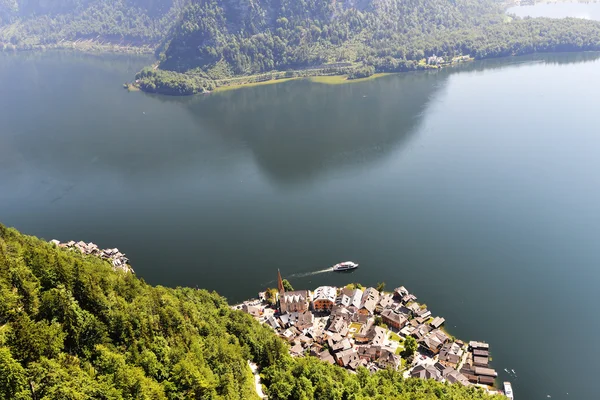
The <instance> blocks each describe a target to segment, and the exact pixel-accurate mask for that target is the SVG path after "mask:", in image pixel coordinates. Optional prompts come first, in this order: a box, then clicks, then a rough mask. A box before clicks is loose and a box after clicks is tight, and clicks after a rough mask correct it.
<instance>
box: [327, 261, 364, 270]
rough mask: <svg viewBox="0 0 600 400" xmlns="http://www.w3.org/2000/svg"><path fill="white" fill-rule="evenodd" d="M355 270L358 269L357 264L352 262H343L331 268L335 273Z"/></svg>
mask: <svg viewBox="0 0 600 400" xmlns="http://www.w3.org/2000/svg"><path fill="white" fill-rule="evenodd" d="M355 268H358V264H357V263H354V262H352V261H344V262H341V263H339V264H335V265H334V266H333V270H334V271H337V272H341V271H349V270H351V269H355Z"/></svg>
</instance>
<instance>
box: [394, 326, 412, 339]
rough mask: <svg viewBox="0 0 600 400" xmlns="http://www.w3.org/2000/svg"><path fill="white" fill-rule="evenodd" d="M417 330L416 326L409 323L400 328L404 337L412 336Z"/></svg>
mask: <svg viewBox="0 0 600 400" xmlns="http://www.w3.org/2000/svg"><path fill="white" fill-rule="evenodd" d="M414 331H415V327H414V326H412V325H410V324H408V325H406V326H405V327H404V328H402V329H400V332H398V333H399V334H400V335H401V336H402V337H407V336H412V333H413V332H414Z"/></svg>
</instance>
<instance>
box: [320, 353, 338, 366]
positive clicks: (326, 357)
mask: <svg viewBox="0 0 600 400" xmlns="http://www.w3.org/2000/svg"><path fill="white" fill-rule="evenodd" d="M319 359H320V360H321V361H325V362H327V363H329V364H332V365H333V364H335V359H334V358H333V356H332V355H331V353H329V351H327V350H323V351H322V352H321V354H319Z"/></svg>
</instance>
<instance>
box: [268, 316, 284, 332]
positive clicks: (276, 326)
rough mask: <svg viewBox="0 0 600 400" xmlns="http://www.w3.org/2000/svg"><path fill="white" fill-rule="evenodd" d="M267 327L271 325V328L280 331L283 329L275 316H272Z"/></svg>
mask: <svg viewBox="0 0 600 400" xmlns="http://www.w3.org/2000/svg"><path fill="white" fill-rule="evenodd" d="M265 322H266V323H267V325H269V326H270V327H271V328H273V329H275V330H278V329H280V328H281V325H280V324H279V322H277V320H276V319H275V317H274V316H270V317H269V318H268V319H267V320H266V321H265Z"/></svg>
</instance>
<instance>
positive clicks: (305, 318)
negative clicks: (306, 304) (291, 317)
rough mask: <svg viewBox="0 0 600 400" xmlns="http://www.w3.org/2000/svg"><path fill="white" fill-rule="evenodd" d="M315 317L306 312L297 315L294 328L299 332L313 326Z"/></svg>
mask: <svg viewBox="0 0 600 400" xmlns="http://www.w3.org/2000/svg"><path fill="white" fill-rule="evenodd" d="M314 320H315V316H314V315H313V313H311V312H310V311H308V310H305V311H302V312H299V313H297V320H296V324H295V325H296V328H298V329H300V330H304V329H308V328H310V327H312V326H313V324H314Z"/></svg>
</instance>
